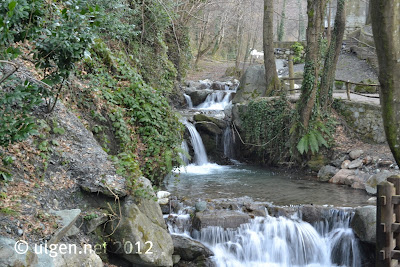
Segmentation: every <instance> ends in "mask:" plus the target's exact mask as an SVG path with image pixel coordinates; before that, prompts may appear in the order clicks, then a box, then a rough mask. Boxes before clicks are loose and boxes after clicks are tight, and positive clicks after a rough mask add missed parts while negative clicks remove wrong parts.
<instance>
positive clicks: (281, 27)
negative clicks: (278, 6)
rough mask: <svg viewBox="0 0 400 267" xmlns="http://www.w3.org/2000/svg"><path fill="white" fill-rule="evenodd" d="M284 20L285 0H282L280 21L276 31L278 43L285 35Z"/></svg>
mask: <svg viewBox="0 0 400 267" xmlns="http://www.w3.org/2000/svg"><path fill="white" fill-rule="evenodd" d="M285 19H286V0H283V4H282V13H281V21H280V24H279V29H278V41H279V42H282V41H283V36H284V35H285Z"/></svg>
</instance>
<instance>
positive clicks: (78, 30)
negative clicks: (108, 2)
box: [0, 0, 94, 146]
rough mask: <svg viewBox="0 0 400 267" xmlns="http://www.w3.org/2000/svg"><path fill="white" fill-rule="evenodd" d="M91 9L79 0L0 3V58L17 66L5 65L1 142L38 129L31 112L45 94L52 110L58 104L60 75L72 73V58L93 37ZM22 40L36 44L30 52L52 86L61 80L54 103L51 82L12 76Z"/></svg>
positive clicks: (0, 105) (0, 93)
mask: <svg viewBox="0 0 400 267" xmlns="http://www.w3.org/2000/svg"><path fill="white" fill-rule="evenodd" d="M45 11H47V12H45ZM89 11H90V10H89V8H86V7H84V6H83V5H82V4H81V2H79V1H76V0H71V1H67V2H65V3H63V4H62V5H61V4H60V5H56V4H52V3H47V1H44V0H21V1H16V0H6V1H3V2H2V3H1V4H0V51H1V52H0V60H2V63H6V64H7V65H11V66H14V70H10V71H8V70H7V68H4V69H3V70H2V72H3V77H2V79H1V80H0V86H1V91H0V145H1V146H6V145H8V144H9V143H13V142H17V141H22V140H24V139H25V138H27V137H28V136H29V135H30V134H33V133H35V122H34V119H33V117H32V116H30V112H31V111H32V109H33V108H34V107H35V106H37V105H39V104H41V102H42V98H43V97H48V108H49V111H51V110H52V109H53V108H54V106H55V103H56V100H57V99H58V95H59V93H60V90H61V88H62V85H63V83H62V82H61V81H64V80H65V79H67V78H68V76H69V73H70V71H71V70H72V69H73V67H74V63H75V62H77V61H79V60H80V59H81V58H82V56H83V55H84V53H85V51H86V49H87V47H88V46H89V44H90V42H91V33H90V29H89V24H90V23H91V19H92V16H91V15H89ZM91 11H94V10H93V9H91ZM24 40H28V41H31V42H32V44H33V45H32V46H30V48H31V51H29V52H30V53H32V54H33V59H34V63H35V65H36V67H38V68H41V69H42V70H43V72H44V75H45V79H43V82H44V83H47V84H48V85H49V87H51V86H53V85H57V84H58V86H57V91H58V92H57V96H56V98H55V100H54V101H53V104H52V105H50V99H51V97H52V96H53V93H55V92H53V91H52V90H49V89H48V87H47V86H45V87H43V86H39V85H38V84H39V83H28V82H26V81H25V82H24V81H23V80H21V79H19V78H15V77H13V76H12V74H13V73H15V72H16V71H17V66H15V65H14V63H10V62H9V61H8V60H12V59H15V58H17V57H18V56H19V55H20V54H21V53H22V52H21V51H20V49H19V47H20V45H17V44H16V43H17V42H22V41H24ZM42 84H43V83H42ZM45 88H46V89H45Z"/></svg>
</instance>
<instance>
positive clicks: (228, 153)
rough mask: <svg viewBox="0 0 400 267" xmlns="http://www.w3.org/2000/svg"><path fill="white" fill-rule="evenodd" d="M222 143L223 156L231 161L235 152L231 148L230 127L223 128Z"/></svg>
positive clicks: (231, 134)
mask: <svg viewBox="0 0 400 267" xmlns="http://www.w3.org/2000/svg"><path fill="white" fill-rule="evenodd" d="M222 138H223V142H224V155H225V157H227V158H229V159H233V158H234V157H235V150H234V147H233V144H234V140H233V133H232V129H231V127H230V126H228V127H226V128H225V131H224V134H223V136H222Z"/></svg>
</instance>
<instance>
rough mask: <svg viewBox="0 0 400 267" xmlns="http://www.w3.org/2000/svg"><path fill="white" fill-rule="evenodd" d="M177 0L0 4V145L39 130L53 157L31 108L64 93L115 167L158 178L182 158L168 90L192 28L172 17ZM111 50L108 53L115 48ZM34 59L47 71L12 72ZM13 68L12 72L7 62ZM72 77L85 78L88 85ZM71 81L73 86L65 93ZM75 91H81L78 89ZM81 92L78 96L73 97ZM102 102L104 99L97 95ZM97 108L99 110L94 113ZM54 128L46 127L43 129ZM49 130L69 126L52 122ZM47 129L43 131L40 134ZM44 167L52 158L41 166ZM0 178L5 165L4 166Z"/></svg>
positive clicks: (180, 69)
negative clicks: (85, 118) (30, 75)
mask: <svg viewBox="0 0 400 267" xmlns="http://www.w3.org/2000/svg"><path fill="white" fill-rule="evenodd" d="M172 4H173V3H172V1H171V2H154V3H151V4H150V3H149V4H143V3H141V2H140V1H133V2H130V3H126V2H125V1H123V0H118V1H112V2H110V1H105V0H90V1H80V0H71V1H58V2H54V3H53V2H48V1H45V0H22V1H15V0H6V1H5V2H3V3H1V4H0V14H1V16H0V51H1V52H0V60H2V61H1V63H2V64H3V65H4V66H6V68H5V69H4V70H3V73H5V75H3V76H2V78H1V80H0V86H1V87H2V88H9V89H7V90H1V91H0V146H2V147H6V146H8V145H9V144H12V143H14V142H19V141H23V140H25V139H26V138H27V137H28V136H30V135H34V134H36V135H38V136H39V140H37V142H36V146H37V149H38V150H39V151H40V152H41V154H40V155H41V156H42V159H43V160H45V162H46V163H47V159H48V158H49V153H50V152H51V151H52V150H51V145H54V146H57V145H58V143H57V141H55V140H47V138H48V137H50V136H49V135H48V134H46V133H42V131H41V132H40V134H39V130H40V129H41V128H42V127H41V126H40V124H41V123H40V122H37V121H36V118H34V117H33V116H32V115H31V114H32V110H33V109H34V108H35V107H37V106H39V105H41V104H43V103H42V102H43V101H42V100H43V99H44V100H45V101H46V106H47V111H48V112H52V111H53V110H54V108H55V106H56V102H57V100H58V99H62V98H64V99H65V98H66V96H68V98H67V99H68V100H72V101H71V103H70V105H72V106H74V105H75V103H77V107H78V108H80V109H81V110H82V111H83V114H91V117H92V118H91V120H90V121H93V122H95V125H92V126H91V129H92V131H93V133H94V134H95V136H96V138H97V139H98V140H99V142H100V143H101V144H102V145H103V147H104V150H105V151H107V152H108V153H110V154H111V155H113V156H112V158H113V160H114V161H115V163H116V165H117V166H118V173H120V174H124V175H125V176H127V177H130V178H129V179H127V180H128V183H129V185H130V186H131V187H132V188H135V179H136V178H137V177H138V176H141V175H144V176H146V177H148V178H149V179H151V180H152V181H154V182H156V183H158V182H161V181H162V180H163V178H164V177H165V175H166V174H167V173H169V172H170V171H171V170H172V168H173V167H174V166H176V165H177V164H180V158H179V152H180V143H181V138H182V130H183V126H182V125H181V124H180V123H179V121H178V117H177V115H176V114H175V113H174V112H173V110H172V109H171V108H170V106H169V103H168V101H167V100H168V99H167V97H169V96H171V94H173V93H174V91H173V90H174V87H175V86H174V84H175V82H176V80H177V79H180V78H182V77H183V76H184V75H185V71H186V68H187V66H188V61H189V59H190V58H191V53H190V50H189V37H188V29H187V28H185V27H183V26H180V25H175V27H173V24H172V21H173V20H175V19H177V14H175V13H174V12H173V10H174V7H173V6H172ZM111 51H112V52H111ZM16 58H23V59H24V60H25V59H27V60H29V61H31V62H33V63H34V65H35V67H36V71H37V72H38V73H39V74H40V75H39V76H40V77H42V78H41V80H40V81H39V80H36V79H30V82H24V80H25V78H24V77H19V76H20V75H18V76H17V75H15V74H16V73H17V70H18V68H19V67H20V66H19V65H17V64H15V63H13V62H12V60H13V59H16ZM7 69H11V71H6V70H7ZM74 78H81V79H84V80H87V85H88V86H85V87H84V88H78V86H76V85H74V80H76V79H74ZM67 84H68V88H69V90H68V92H64V90H63V89H65V88H66V85H67ZM74 90H75V92H74ZM77 95H79V96H78V97H76V98H75V96H77ZM96 101H100V102H101V104H102V105H103V104H104V106H101V108H99V106H98V104H99V102H96ZM99 110H100V112H98V111H99ZM47 132H48V133H50V129H49V130H48V131H47ZM51 133H52V134H56V135H63V134H65V129H63V128H61V127H59V126H58V125H57V124H56V123H53V126H52V127H51ZM42 137H43V138H42ZM45 170H46V166H45ZM0 174H1V176H2V177H3V179H6V178H5V177H8V176H9V173H8V170H6V169H1V173H0Z"/></svg>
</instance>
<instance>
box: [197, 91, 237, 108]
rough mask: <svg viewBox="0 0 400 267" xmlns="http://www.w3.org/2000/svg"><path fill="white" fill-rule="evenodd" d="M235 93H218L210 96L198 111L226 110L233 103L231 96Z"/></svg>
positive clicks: (199, 106)
mask: <svg viewBox="0 0 400 267" xmlns="http://www.w3.org/2000/svg"><path fill="white" fill-rule="evenodd" d="M232 93H233V91H230V90H226V91H216V92H213V93H211V94H209V95H208V96H207V98H206V100H205V101H204V102H203V103H201V104H200V105H198V106H197V107H196V108H198V109H208V110H224V109H225V107H226V106H227V105H228V104H229V102H230V101H231V95H232Z"/></svg>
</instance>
